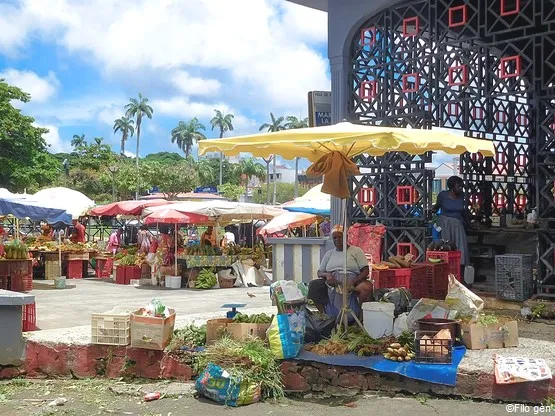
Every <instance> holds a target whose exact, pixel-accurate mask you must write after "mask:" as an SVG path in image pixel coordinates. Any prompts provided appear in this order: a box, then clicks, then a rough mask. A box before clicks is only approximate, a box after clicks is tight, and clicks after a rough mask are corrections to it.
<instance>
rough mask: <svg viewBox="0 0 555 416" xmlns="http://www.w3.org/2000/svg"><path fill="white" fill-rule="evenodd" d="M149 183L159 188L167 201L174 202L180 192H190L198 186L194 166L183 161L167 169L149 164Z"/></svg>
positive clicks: (157, 164) (160, 165)
mask: <svg viewBox="0 0 555 416" xmlns="http://www.w3.org/2000/svg"><path fill="white" fill-rule="evenodd" d="M148 171H149V182H150V183H151V185H152V186H157V187H158V188H160V192H162V193H164V195H165V196H166V198H167V199H168V200H174V199H175V198H176V196H177V195H178V194H179V193H181V192H191V191H192V190H193V189H195V188H196V187H197V186H198V185H199V178H198V173H197V171H196V170H195V168H194V166H193V165H192V164H191V163H190V162H188V161H184V162H181V163H178V164H176V165H174V166H172V168H171V169H167V167H166V166H164V165H162V164H160V163H151V164H149V169H148Z"/></svg>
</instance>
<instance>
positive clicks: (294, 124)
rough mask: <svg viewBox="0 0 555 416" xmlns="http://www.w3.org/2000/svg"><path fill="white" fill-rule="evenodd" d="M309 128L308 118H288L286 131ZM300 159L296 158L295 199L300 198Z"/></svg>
mask: <svg viewBox="0 0 555 416" xmlns="http://www.w3.org/2000/svg"><path fill="white" fill-rule="evenodd" d="M306 127H308V118H304V119H300V118H297V117H295V116H287V123H285V128H286V129H304V128H306ZM298 179H299V158H298V157H296V158H295V194H294V195H295V198H296V197H298V196H299V180H298Z"/></svg>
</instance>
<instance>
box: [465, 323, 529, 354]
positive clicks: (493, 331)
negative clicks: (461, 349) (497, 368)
mask: <svg viewBox="0 0 555 416" xmlns="http://www.w3.org/2000/svg"><path fill="white" fill-rule="evenodd" d="M461 333H462V341H463V343H464V345H465V346H466V348H468V349H470V350H483V349H487V348H489V349H492V348H509V347H518V324H517V322H516V321H512V320H501V319H500V321H499V322H498V323H496V324H490V325H482V324H478V323H471V324H461Z"/></svg>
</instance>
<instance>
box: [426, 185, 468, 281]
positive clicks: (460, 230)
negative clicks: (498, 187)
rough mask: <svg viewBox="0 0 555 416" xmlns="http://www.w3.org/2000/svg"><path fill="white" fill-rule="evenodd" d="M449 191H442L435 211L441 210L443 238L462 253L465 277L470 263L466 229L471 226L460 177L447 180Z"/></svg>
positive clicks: (462, 272) (440, 222)
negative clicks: (465, 268)
mask: <svg viewBox="0 0 555 416" xmlns="http://www.w3.org/2000/svg"><path fill="white" fill-rule="evenodd" d="M447 188H448V190H447V191H441V192H440V193H439V194H438V196H437V202H436V204H435V205H434V207H433V211H434V212H437V211H438V210H440V209H441V213H440V215H439V216H438V225H439V226H440V227H441V238H442V239H444V240H449V241H451V242H452V243H455V244H456V246H457V249H458V250H460V252H461V276H464V267H465V265H467V264H469V263H470V256H469V252H468V241H467V238H466V229H467V228H468V227H469V226H470V221H469V218H468V212H467V210H466V206H465V198H464V193H463V189H464V182H463V180H462V179H461V178H460V177H458V176H451V177H450V178H449V179H447Z"/></svg>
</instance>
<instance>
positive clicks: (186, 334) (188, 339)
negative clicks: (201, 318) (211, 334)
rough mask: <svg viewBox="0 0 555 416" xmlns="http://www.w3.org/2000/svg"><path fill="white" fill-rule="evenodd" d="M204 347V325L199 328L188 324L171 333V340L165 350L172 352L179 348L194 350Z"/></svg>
mask: <svg viewBox="0 0 555 416" xmlns="http://www.w3.org/2000/svg"><path fill="white" fill-rule="evenodd" d="M204 345H206V325H202V326H200V327H199V326H195V325H194V324H189V325H187V326H186V327H184V328H180V329H176V330H175V331H173V338H172V341H171V343H170V345H169V346H168V348H167V349H168V350H170V351H173V350H177V349H180V348H181V347H188V348H195V347H202V346H204Z"/></svg>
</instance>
